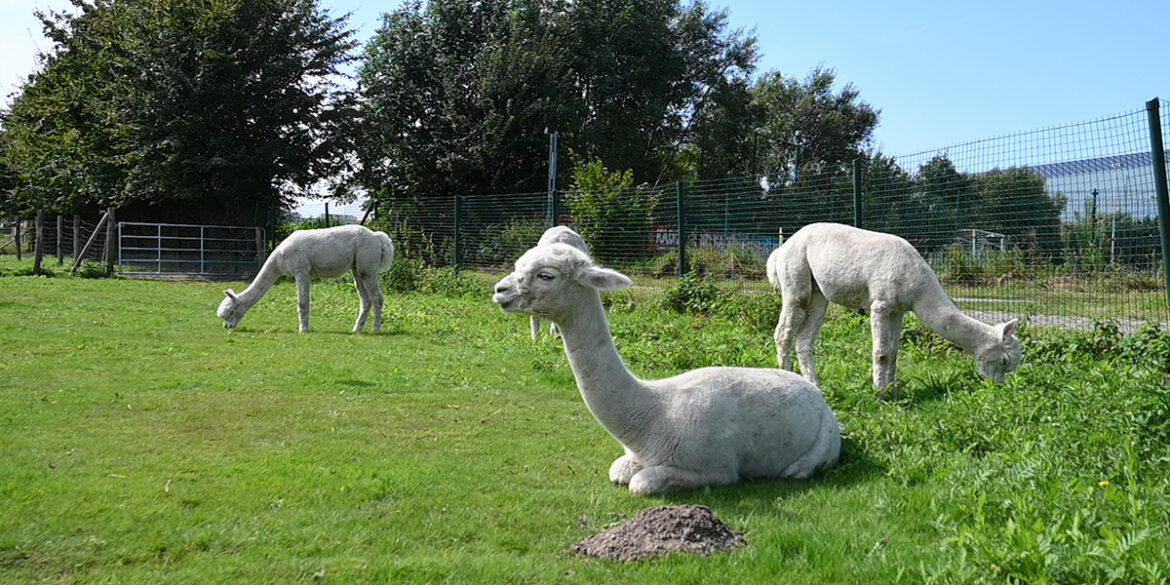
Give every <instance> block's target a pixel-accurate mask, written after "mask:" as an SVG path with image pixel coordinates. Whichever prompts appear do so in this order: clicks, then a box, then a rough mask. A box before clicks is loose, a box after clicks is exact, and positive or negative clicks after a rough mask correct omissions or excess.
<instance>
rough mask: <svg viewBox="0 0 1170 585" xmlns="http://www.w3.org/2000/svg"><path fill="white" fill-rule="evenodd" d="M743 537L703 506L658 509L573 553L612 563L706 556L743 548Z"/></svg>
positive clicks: (583, 544) (601, 534)
mask: <svg viewBox="0 0 1170 585" xmlns="http://www.w3.org/2000/svg"><path fill="white" fill-rule="evenodd" d="M747 544H748V543H747V540H744V538H743V534H742V533H740V532H739V531H737V530H735V529H734V528H732V527H730V526H728V525H727V524H724V523H723V521H722V520H720V519H719V517H718V516H716V515H715V513H714V512H712V511H711V509H710V508H708V507H706V506H661V507H658V508H650V509H648V510H642V511H641V512H638V515H637V516H636V517H635V518H634V519H633V520H630V521H629V522H626V523H625V524H622V525H619V526H615V527H613V528H610V529H608V530H603V531H601V532H598V533H597V534H594V535H593V536H590V537H589V538H586V539H585V540H582V541H581V542H578V543H577V544H575V545H573V548H572V549H571V550H572V551H573V552H574V553H577V554H580V555H586V556H591V557H600V558H603V559H609V560H613V561H637V560H642V559H649V558H656V557H664V556H666V555H668V554H670V553H672V552H682V553H698V554H701V555H703V556H708V555H711V554H713V553H716V552H719V551H721V550H725V549H733V548H739V547H743V546H747Z"/></svg>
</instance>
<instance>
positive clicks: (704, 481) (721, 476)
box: [630, 465, 739, 496]
mask: <svg viewBox="0 0 1170 585" xmlns="http://www.w3.org/2000/svg"><path fill="white" fill-rule="evenodd" d="M737 481H739V475H738V474H737V473H735V472H734V471H731V470H721V469H714V470H694V469H682V468H680V467H671V466H669V465H654V466H651V467H646V468H643V469H642V470H641V471H639V472H638V473H636V474H634V477H632V478H630V492H632V493H635V494H639V495H644V496H652V495H658V494H665V493H669V492H677V491H682V490H691V489H696V488H702V487H707V486H716V485H730V484H733V483H735V482H737Z"/></svg>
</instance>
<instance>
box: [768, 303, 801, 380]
mask: <svg viewBox="0 0 1170 585" xmlns="http://www.w3.org/2000/svg"><path fill="white" fill-rule="evenodd" d="M804 305H805V303H804V302H803V301H801V300H798V299H795V298H793V299H784V305H783V306H782V307H781V308H780V322H779V323H777V324H776V332H775V334H774V335H773V337H774V339H775V340H776V362H777V363H778V364H779V365H780V369H781V370H789V371H792V346H793V344H792V342H793V340H794V339H795V337H796V332H797V330H798V329H800V327H801V326H802V325H803V323H804V320H805V318H806V315H807V310H806V309H805V306H804Z"/></svg>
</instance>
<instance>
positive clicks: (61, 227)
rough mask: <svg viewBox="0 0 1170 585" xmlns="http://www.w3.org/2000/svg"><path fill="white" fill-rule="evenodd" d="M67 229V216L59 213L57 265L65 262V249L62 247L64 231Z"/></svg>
mask: <svg viewBox="0 0 1170 585" xmlns="http://www.w3.org/2000/svg"><path fill="white" fill-rule="evenodd" d="M64 231H65V218H64V217H61V214H57V265H58V266H60V265H62V264H64V263H65V250H64V249H63V248H62V247H61V237H62V232H64Z"/></svg>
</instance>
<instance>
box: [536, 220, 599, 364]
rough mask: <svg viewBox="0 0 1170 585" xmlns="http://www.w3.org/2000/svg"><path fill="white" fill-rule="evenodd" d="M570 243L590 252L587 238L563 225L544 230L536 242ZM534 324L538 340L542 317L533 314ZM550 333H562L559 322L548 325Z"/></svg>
mask: <svg viewBox="0 0 1170 585" xmlns="http://www.w3.org/2000/svg"><path fill="white" fill-rule="evenodd" d="M558 243H559V244H568V245H570V246H572V247H574V248H576V249H578V250H581V251H582V252H585V253H586V254H588V253H589V246H586V245H585V240H583V239H581V235H580V234H578V233H577V232H575V231H573V230H572V229H570V228H568V227H565V226H563V225H558V226H553V227H550V228H548V229H547V230H545V231H544V235H542V236H540V241H538V242H536V245H537V246H543V245H545V244H558ZM530 321H531V325H532V340H533V341H536V340H537V339H539V338H540V317H537V316H536V315H533V316H532V318H531V320H530ZM548 334H549V336H550V337H556V336H557V335H559V334H560V332H559V331H557V324H556V323H550V324H549V326H548Z"/></svg>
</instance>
